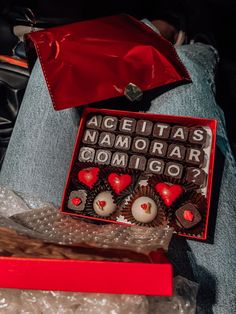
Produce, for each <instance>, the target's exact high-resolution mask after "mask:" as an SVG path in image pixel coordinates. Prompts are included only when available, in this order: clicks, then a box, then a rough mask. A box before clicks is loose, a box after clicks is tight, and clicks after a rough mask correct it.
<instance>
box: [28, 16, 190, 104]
mask: <svg viewBox="0 0 236 314" xmlns="http://www.w3.org/2000/svg"><path fill="white" fill-rule="evenodd" d="M25 39H26V47H27V52H28V56H29V66H30V68H31V69H32V67H33V64H34V62H35V60H36V57H37V55H38V57H39V60H40V63H41V66H42V69H43V73H44V76H45V79H46V82H47V86H48V89H49V92H50V95H51V98H52V102H53V106H54V108H55V109H56V110H61V109H66V108H71V107H77V106H81V105H86V104H91V103H95V102H99V101H103V100H107V99H110V98H114V97H120V96H124V95H126V96H127V97H128V98H129V99H130V100H137V98H138V97H140V94H141V93H142V92H144V94H145V91H149V90H153V89H156V88H158V87H161V86H165V85H169V84H176V83H178V84H181V83H186V82H188V81H191V80H190V77H189V74H188V72H187V70H186V68H185V67H184V65H183V64H182V63H181V61H180V59H179V57H178V55H177V53H176V51H175V49H174V47H173V45H172V44H171V43H170V42H168V41H167V40H165V39H164V38H163V37H161V36H160V35H158V34H157V33H155V32H154V31H153V30H152V29H151V28H150V27H148V26H146V25H145V24H144V23H142V22H139V21H138V20H136V19H134V18H133V17H130V16H128V15H117V16H111V17H104V18H99V19H95V20H89V21H83V22H78V23H74V24H69V25H65V26H59V27H54V28H49V29H46V30H43V31H38V32H33V33H30V34H27V35H26V37H25Z"/></svg>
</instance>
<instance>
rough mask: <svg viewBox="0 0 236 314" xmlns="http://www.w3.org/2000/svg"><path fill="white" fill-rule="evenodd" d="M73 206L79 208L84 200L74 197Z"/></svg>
mask: <svg viewBox="0 0 236 314" xmlns="http://www.w3.org/2000/svg"><path fill="white" fill-rule="evenodd" d="M71 202H72V204H73V205H75V206H79V204H81V202H82V200H81V198H80V197H73V198H72V200H71Z"/></svg>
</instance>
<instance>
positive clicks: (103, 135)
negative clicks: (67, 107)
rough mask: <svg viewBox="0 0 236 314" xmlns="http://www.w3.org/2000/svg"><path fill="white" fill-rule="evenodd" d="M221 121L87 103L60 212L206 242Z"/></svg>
mask: <svg viewBox="0 0 236 314" xmlns="http://www.w3.org/2000/svg"><path fill="white" fill-rule="evenodd" d="M216 126H217V121H216V120H212V119H204V118H193V117H183V116H171V115H158V114H150V113H138V112H127V111H118V110H108V109H95V108H85V109H84V110H83V113H82V117H81V120H80V125H79V129H78V135H77V139H76V143H75V147H74V152H73V157H72V161H71V166H70V170H69V173H68V177H67V182H66V186H65V191H64V195H63V200H62V206H61V211H62V213H64V214H68V215H71V216H72V217H73V216H75V217H83V218H89V219H93V220H97V221H108V222H114V223H120V224H130V225H132V224H136V225H139V226H145V227H146V226H148V227H155V226H159V225H168V226H171V227H173V228H174V230H175V232H176V233H177V234H178V235H181V236H186V237H188V238H193V239H199V240H206V238H207V229H208V220H209V211H210V199H211V188H212V176H213V167H214V155H215V142H216Z"/></svg>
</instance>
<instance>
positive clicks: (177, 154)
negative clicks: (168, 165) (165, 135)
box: [167, 144, 186, 160]
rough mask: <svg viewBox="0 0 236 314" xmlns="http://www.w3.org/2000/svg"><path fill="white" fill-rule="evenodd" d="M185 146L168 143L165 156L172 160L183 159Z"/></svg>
mask: <svg viewBox="0 0 236 314" xmlns="http://www.w3.org/2000/svg"><path fill="white" fill-rule="evenodd" d="M185 151H186V148H185V147H184V146H183V145H178V144H170V146H169V147H168V153H167V158H169V159H174V160H183V159H184V157H185Z"/></svg>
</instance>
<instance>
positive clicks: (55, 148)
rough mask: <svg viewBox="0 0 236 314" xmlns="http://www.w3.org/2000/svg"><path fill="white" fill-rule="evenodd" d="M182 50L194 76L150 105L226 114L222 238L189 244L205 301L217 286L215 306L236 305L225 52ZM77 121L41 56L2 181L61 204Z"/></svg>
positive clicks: (176, 111) (228, 309)
mask: <svg viewBox="0 0 236 314" xmlns="http://www.w3.org/2000/svg"><path fill="white" fill-rule="evenodd" d="M178 54H179V56H180V58H181V59H182V61H183V63H184V64H185V65H186V67H187V69H188V70H189V72H190V75H191V77H192V80H193V84H188V85H183V86H179V87H177V88H175V89H172V90H170V91H168V92H166V93H164V94H162V95H161V96H159V97H158V98H156V99H155V100H153V101H152V104H151V106H150V109H149V112H153V113H164V114H172V115H187V116H198V117H209V118H216V119H217V120H218V121H219V126H218V133H217V144H218V147H219V150H218V157H221V159H220V163H221V164H220V165H221V166H219V163H216V165H217V167H216V170H217V175H216V176H215V182H218V183H219V184H220V179H221V171H220V170H222V181H221V188H220V191H219V189H217V186H213V190H214V194H218V193H219V195H215V196H216V197H214V199H215V202H213V207H212V209H213V211H215V209H216V206H217V200H218V196H219V203H218V212H217V222H216V232H215V237H214V244H206V243H200V242H194V241H188V245H189V246H190V248H191V252H190V251H189V257H190V259H191V261H192V266H193V271H194V275H195V278H196V280H197V281H198V282H200V283H201V284H202V287H203V289H202V294H201V296H203V297H204V300H203V299H201V300H200V302H201V305H202V307H204V306H205V307H206V306H210V303H211V302H212V297H213V296H214V293H215V290H216V302H217V306H214V312H215V313H233V312H234V311H235V304H234V301H235V300H234V282H235V279H234V276H235V275H234V274H235V273H236V269H235V265H234V264H233V260H234V257H233V255H234V252H233V248H234V230H235V220H236V218H235V211H236V208H235V206H236V205H235V203H236V195H235V193H234V191H235V185H236V176H235V169H236V167H235V162H234V159H233V156H232V154H231V151H230V147H229V143H228V140H227V136H226V132H225V127H224V116H223V113H222V111H221V109H220V108H219V107H218V106H217V104H216V102H215V95H214V87H215V85H214V68H215V66H216V63H217V56H216V53H215V52H214V50H213V49H212V48H210V47H208V46H204V45H200V44H199V45H192V46H182V47H180V48H178ZM77 121H78V116H77V112H76V110H74V109H72V110H64V111H61V112H55V111H54V109H53V107H52V105H51V100H50V96H49V93H48V90H47V87H46V83H45V80H44V78H43V74H42V71H41V67H40V65H39V63H38V62H37V63H36V65H35V67H34V70H33V73H32V75H31V79H30V81H29V84H28V87H27V91H26V94H25V97H24V100H23V103H22V106H21V109H20V112H19V115H18V119H17V121H16V125H15V128H14V131H13V135H12V138H11V141H10V144H9V147H8V150H7V154H6V157H5V161H4V163H3V167H2V171H1V174H0V184H1V185H4V186H7V187H9V188H11V189H13V190H15V191H20V192H24V193H30V194H33V195H36V196H38V197H40V198H41V199H42V200H44V201H50V202H53V203H54V204H55V205H59V204H60V200H61V195H62V192H63V188H64V183H65V179H66V174H67V171H68V167H69V164H70V159H71V154H72V150H73V145H74V140H75V135H76V130H77V125H76V124H77ZM218 157H217V158H218ZM213 196H214V195H213ZM183 243H184V241H183V240H182V239H181V240H177V247H175V248H174V251H175V252H174V255H176V251H181V249H183ZM179 255H180V254H179ZM176 263H178V262H177V261H176ZM180 266H182V267H181V268H184V267H183V265H180ZM215 284H216V286H215ZM204 302H206V304H207V305H206V304H205V305H204ZM209 310H210V309H209ZM205 312H207V311H205Z"/></svg>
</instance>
